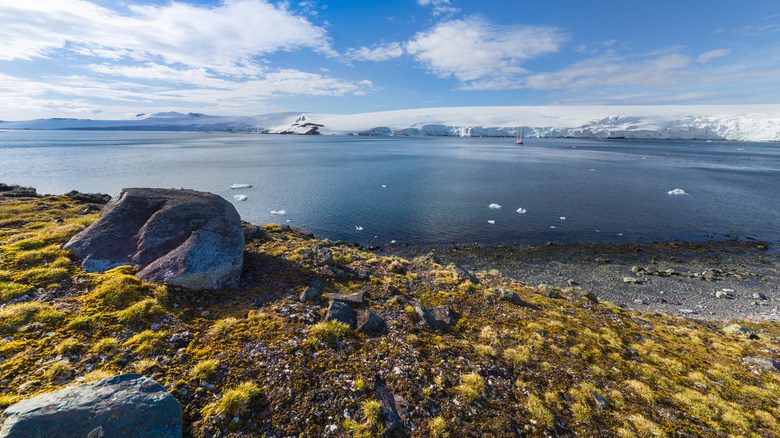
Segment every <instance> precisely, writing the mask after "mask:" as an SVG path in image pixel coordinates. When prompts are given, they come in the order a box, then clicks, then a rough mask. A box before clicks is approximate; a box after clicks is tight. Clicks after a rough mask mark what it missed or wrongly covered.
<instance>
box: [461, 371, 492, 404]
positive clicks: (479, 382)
mask: <svg viewBox="0 0 780 438" xmlns="http://www.w3.org/2000/svg"><path fill="white" fill-rule="evenodd" d="M460 380H461V383H460V385H459V386H458V392H459V393H460V396H461V397H463V400H465V401H466V403H474V402H475V401H477V400H478V399H480V398H481V397H482V396H484V395H485V379H484V378H482V376H480V375H479V374H477V373H468V374H464V375H462V376H461V377H460Z"/></svg>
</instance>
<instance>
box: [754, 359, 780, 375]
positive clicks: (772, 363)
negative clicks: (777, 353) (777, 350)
mask: <svg viewBox="0 0 780 438" xmlns="http://www.w3.org/2000/svg"><path fill="white" fill-rule="evenodd" d="M745 362H747V363H752V364H754V365H758V366H760V367H761V368H764V369H766V370H769V371H775V372H780V362H778V361H776V360H774V359H770V358H768V357H753V356H748V357H746V358H745Z"/></svg>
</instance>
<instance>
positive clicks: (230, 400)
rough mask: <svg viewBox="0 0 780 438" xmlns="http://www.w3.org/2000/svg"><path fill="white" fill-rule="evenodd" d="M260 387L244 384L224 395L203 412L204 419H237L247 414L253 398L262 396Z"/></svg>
mask: <svg viewBox="0 0 780 438" xmlns="http://www.w3.org/2000/svg"><path fill="white" fill-rule="evenodd" d="M261 392H262V391H261V390H260V387H258V386H257V384H255V383H254V382H242V383H240V384H238V385H237V386H235V387H233V388H230V389H228V390H226V391H225V392H224V393H222V396H221V397H220V398H219V400H217V401H215V402H213V403H210V404H209V405H207V406H206V407H205V408H203V410H202V411H201V414H202V415H203V417H211V416H221V415H225V416H227V417H230V418H232V417H236V416H238V415H241V414H243V413H244V412H246V410H247V408H248V407H249V402H250V401H251V400H252V398H254V397H256V396H258V395H260V394H261Z"/></svg>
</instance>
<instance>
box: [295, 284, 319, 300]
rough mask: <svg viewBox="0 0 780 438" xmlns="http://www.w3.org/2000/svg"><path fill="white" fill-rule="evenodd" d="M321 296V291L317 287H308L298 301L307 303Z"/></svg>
mask: <svg viewBox="0 0 780 438" xmlns="http://www.w3.org/2000/svg"><path fill="white" fill-rule="evenodd" d="M319 295H320V290H319V289H317V288H316V287H312V286H307V287H306V289H304V290H303V292H301V295H300V296H299V297H298V301H300V302H302V303H305V302H306V301H310V300H313V299H315V298H317V297H318V296H319Z"/></svg>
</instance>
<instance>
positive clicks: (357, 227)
mask: <svg viewBox="0 0 780 438" xmlns="http://www.w3.org/2000/svg"><path fill="white" fill-rule="evenodd" d="M355 229H356V230H358V231H363V227H361V226H360V225H355Z"/></svg>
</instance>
